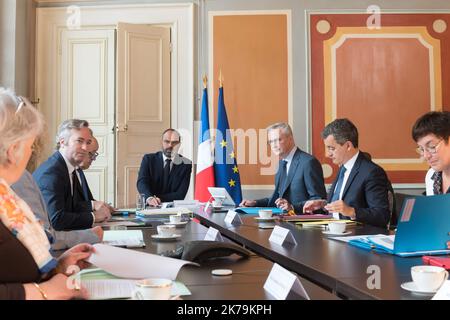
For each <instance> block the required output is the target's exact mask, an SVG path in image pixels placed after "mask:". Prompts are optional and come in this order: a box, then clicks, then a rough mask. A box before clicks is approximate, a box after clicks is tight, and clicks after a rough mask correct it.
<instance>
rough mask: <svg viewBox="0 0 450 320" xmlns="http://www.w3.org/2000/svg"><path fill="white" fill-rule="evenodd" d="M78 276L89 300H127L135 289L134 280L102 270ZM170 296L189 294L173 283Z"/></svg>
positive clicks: (183, 288) (85, 272)
mask: <svg viewBox="0 0 450 320" xmlns="http://www.w3.org/2000/svg"><path fill="white" fill-rule="evenodd" d="M79 275H80V278H81V284H82V286H83V287H84V288H86V290H87V291H88V294H89V299H91V300H106V299H129V298H131V295H132V292H133V290H134V289H135V281H136V280H130V279H120V278H117V277H115V276H113V275H111V274H109V273H107V272H105V271H104V270H102V269H98V268H96V269H85V270H83V271H81V272H80V273H79ZM171 295H172V296H177V295H179V296H187V295H191V292H190V291H189V289H188V288H187V287H186V286H185V285H184V284H183V283H181V282H179V281H174V282H173V285H172V292H171Z"/></svg>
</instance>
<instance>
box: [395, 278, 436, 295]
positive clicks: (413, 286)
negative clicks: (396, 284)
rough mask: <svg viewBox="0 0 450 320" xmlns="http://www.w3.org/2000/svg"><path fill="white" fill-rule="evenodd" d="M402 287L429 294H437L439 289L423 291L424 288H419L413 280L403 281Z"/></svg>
mask: <svg viewBox="0 0 450 320" xmlns="http://www.w3.org/2000/svg"><path fill="white" fill-rule="evenodd" d="M400 287H402V288H403V289H405V290H407V291H411V292H414V293H420V294H427V295H433V294H435V293H436V292H437V290H435V291H422V290H419V288H417V285H416V284H415V283H414V282H413V281H411V282H405V283H402V284H401V285H400Z"/></svg>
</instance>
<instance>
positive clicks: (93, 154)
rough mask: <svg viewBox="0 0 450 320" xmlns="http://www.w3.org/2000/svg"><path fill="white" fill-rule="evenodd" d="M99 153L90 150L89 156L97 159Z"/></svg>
mask: <svg viewBox="0 0 450 320" xmlns="http://www.w3.org/2000/svg"><path fill="white" fill-rule="evenodd" d="M98 155H99V153H98V152H89V157H90V158H91V159H92V160H95V159H97V157H98Z"/></svg>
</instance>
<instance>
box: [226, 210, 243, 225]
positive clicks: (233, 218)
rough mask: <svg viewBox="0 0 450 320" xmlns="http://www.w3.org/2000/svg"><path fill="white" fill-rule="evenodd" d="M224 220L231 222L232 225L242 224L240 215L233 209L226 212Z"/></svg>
mask: <svg viewBox="0 0 450 320" xmlns="http://www.w3.org/2000/svg"><path fill="white" fill-rule="evenodd" d="M224 221H225V223H227V224H233V225H240V224H242V220H241V217H240V216H239V214H238V213H237V212H236V211H234V210H228V213H227V215H226V217H225V220H224Z"/></svg>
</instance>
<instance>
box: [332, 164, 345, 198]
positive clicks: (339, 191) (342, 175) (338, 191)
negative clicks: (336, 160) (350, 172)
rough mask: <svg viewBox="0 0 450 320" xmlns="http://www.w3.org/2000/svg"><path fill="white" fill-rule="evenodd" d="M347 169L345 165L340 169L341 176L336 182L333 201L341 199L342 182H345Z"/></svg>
mask: <svg viewBox="0 0 450 320" xmlns="http://www.w3.org/2000/svg"><path fill="white" fill-rule="evenodd" d="M345 171H347V169H345V167H344V166H342V167H341V169H340V170H339V177H338V181H337V183H336V189H334V193H333V197H331V202H333V201H336V200H339V194H340V193H341V189H342V184H343V183H344V176H345Z"/></svg>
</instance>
